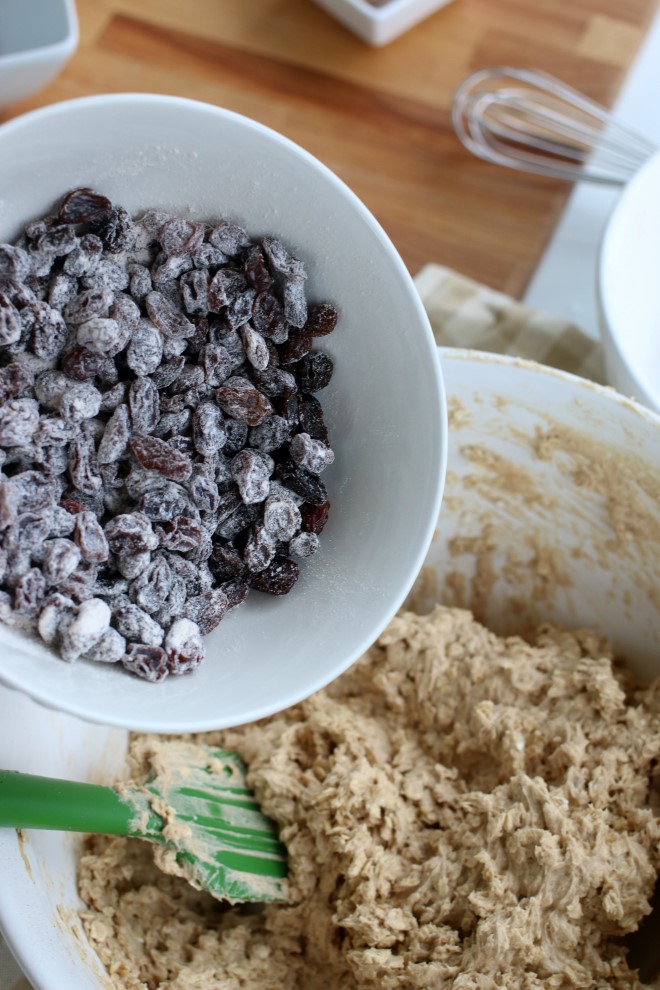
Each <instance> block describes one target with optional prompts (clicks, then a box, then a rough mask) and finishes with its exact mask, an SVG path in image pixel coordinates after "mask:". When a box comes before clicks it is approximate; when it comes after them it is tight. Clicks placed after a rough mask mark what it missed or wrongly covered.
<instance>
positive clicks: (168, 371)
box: [151, 355, 186, 390]
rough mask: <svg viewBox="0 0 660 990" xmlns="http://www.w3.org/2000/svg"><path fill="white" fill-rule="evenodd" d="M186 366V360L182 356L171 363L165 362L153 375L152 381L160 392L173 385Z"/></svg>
mask: <svg viewBox="0 0 660 990" xmlns="http://www.w3.org/2000/svg"><path fill="white" fill-rule="evenodd" d="M185 364H186V359H185V358H184V357H183V356H182V355H179V357H176V358H173V359H172V360H171V361H165V362H163V364H161V365H160V367H158V368H156V370H155V371H154V372H152V375H151V380H152V382H153V383H154V385H155V386H156V388H157V389H159V390H160V389H165V388H168V387H169V386H170V385H172V384H173V383H174V382H175V381H176V380H177V378H178V377H179V375H180V374H181V372H182V371H183V369H184V366H185Z"/></svg>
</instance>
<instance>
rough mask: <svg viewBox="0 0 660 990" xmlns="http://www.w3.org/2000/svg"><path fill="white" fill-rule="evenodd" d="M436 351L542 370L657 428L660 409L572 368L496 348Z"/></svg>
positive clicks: (460, 358) (458, 357)
mask: <svg viewBox="0 0 660 990" xmlns="http://www.w3.org/2000/svg"><path fill="white" fill-rule="evenodd" d="M438 351H439V352H440V361H441V363H442V362H443V361H445V360H446V359H449V360H455V361H469V360H477V361H481V362H484V363H486V364H503V365H507V366H509V367H517V368H524V369H526V370H527V371H537V372H541V373H543V374H545V375H547V376H548V377H550V378H558V379H560V380H562V381H565V382H569V383H571V384H573V385H576V386H578V387H579V388H581V389H582V390H584V391H587V392H594V393H595V394H596V395H599V396H600V397H601V398H603V399H606V400H607V401H609V402H614V403H615V404H616V405H619V406H621V407H622V408H623V409H626V410H628V411H629V412H632V413H633V414H635V415H637V416H639V417H640V418H641V419H643V420H645V421H646V422H647V423H648V424H649V425H651V426H657V427H658V428H659V429H660V412H656V411H655V409H653V408H649V407H648V406H645V405H644V404H643V403H641V402H639V401H638V400H637V399H634V398H631V397H629V396H627V395H624V394H623V393H622V392H619V391H617V389H616V388H614V386H613V385H601V384H600V383H598V382H594V381H592V380H591V379H590V378H584V377H582V376H581V375H576V374H575V373H574V372H571V371H564V370H563V368H555V367H553V366H552V365H549V364H541V363H540V362H539V361H534V360H532V359H531V358H521V357H516V356H515V355H514V354H498V353H496V352H495V351H479V350H471V349H470V348H467V347H465V348H464V347H438Z"/></svg>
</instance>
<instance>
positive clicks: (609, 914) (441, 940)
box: [79, 607, 660, 990]
mask: <svg viewBox="0 0 660 990" xmlns="http://www.w3.org/2000/svg"><path fill="white" fill-rule="evenodd" d="M200 738H203V739H204V741H210V742H212V743H213V744H217V745H221V746H223V747H225V748H227V749H231V750H235V751H237V752H238V753H239V754H240V755H241V756H242V757H243V759H245V760H246V762H247V763H248V764H249V766H250V774H249V778H248V779H249V782H250V784H251V786H252V787H253V788H254V789H255V791H256V793H257V797H258V799H259V801H260V803H261V805H262V807H263V809H264V811H266V812H267V813H268V814H270V815H271V816H272V817H273V818H275V819H276V820H277V821H278V822H279V823H280V825H281V837H282V839H283V841H284V842H285V843H286V845H287V847H288V849H289V856H290V873H291V876H290V890H291V905H290V906H284V907H282V906H274V905H273V906H269V907H266V908H264V909H261V908H257V909H255V908H247V907H243V908H241V907H234V908H226V907H225V906H223V905H222V904H220V903H218V902H217V901H215V900H213V899H212V898H211V897H210V896H208V895H205V894H203V893H200V892H198V891H195V890H193V889H192V888H191V887H189V886H188V885H187V884H186V882H185V880H182V879H181V878H179V877H171V876H166V875H165V874H163V873H162V872H161V871H160V870H158V868H157V867H156V866H155V865H154V862H153V858H152V851H151V848H150V847H149V846H148V845H147V844H144V843H140V842H139V841H137V840H127V839H119V838H113V839H108V838H100V837H94V838H92V839H91V840H90V841H89V845H88V849H87V853H86V855H85V856H84V857H83V859H82V861H81V863H80V871H79V883H80V891H81V894H82V897H83V899H84V901H85V903H86V905H87V907H86V909H85V910H84V911H83V912H82V915H83V920H84V924H85V927H86V930H87V933H88V935H89V938H90V940H91V942H92V943H93V945H94V946H95V948H96V950H97V951H98V953H99V956H100V957H101V959H102V961H103V962H104V964H105V965H106V967H107V969H108V971H109V972H110V974H111V975H112V977H113V981H114V983H115V985H116V986H117V987H118V988H122V990H124V988H126V990H144V988H149V990H241V988H246V990H247V988H249V990H422V988H423V990H427V988H428V990H431V988H432V990H449V988H452V990H496V988H506V990H518V988H520V990H537V988H538V990H541V988H543V990H565V988H566V990H568V988H580V990H588V988H594V990H596V988H597V990H602V988H605V987H607V988H608V990H624V988H625V990H636V988H638V990H639V988H641V987H642V984H641V983H640V982H639V980H638V978H637V976H636V974H635V972H634V971H631V970H630V969H629V967H628V965H627V962H626V952H625V949H624V947H623V945H622V942H621V936H623V935H624V934H626V933H627V932H630V931H633V930H635V929H636V928H637V926H638V924H639V922H640V921H641V919H642V918H643V917H644V916H645V915H646V914H648V913H649V911H650V907H649V898H650V896H651V894H652V892H653V887H654V884H655V879H656V875H657V873H658V868H659V865H660V842H659V840H660V824H659V821H658V819H657V818H656V812H657V794H656V792H655V789H654V767H655V763H656V760H657V756H658V753H659V752H660V686H659V685H658V684H656V685H655V686H651V687H650V688H646V689H640V688H636V687H635V686H634V685H632V684H631V683H629V681H628V679H627V677H626V675H625V674H624V673H623V672H622V671H619V670H618V669H617V668H616V666H615V665H614V664H613V661H612V657H611V651H610V650H609V647H608V645H607V644H606V643H605V642H604V641H603V640H601V639H600V638H599V637H598V636H597V635H596V634H594V633H592V632H588V631H581V632H576V633H568V632H565V631H561V630H557V629H552V628H549V627H543V628H541V629H540V630H538V632H537V634H536V637H535V641H534V643H533V644H530V643H528V642H526V641H524V640H523V639H521V638H518V637H508V638H499V637H497V636H495V635H494V634H492V633H490V632H489V631H488V630H486V629H485V628H483V627H482V626H480V625H479V624H478V623H476V622H475V621H474V619H473V618H472V616H471V615H470V613H469V612H467V611H464V610H461V609H448V608H441V607H439V608H436V609H435V610H434V611H433V612H432V613H431V614H430V615H426V616H418V615H415V614H412V613H409V612H404V613H401V614H400V615H399V616H398V617H397V618H396V619H395V620H394V621H393V622H392V623H391V625H390V626H389V628H388V629H387V630H386V631H385V633H384V634H383V635H382V636H381V638H380V640H379V641H378V643H377V644H376V645H375V646H373V647H372V648H371V650H369V652H368V653H367V654H366V655H365V656H364V657H363V658H362V659H361V660H360V661H359V662H358V663H357V664H356V665H355V666H354V667H353V668H351V670H349V671H348V672H347V673H346V674H344V675H343V676H342V677H341V678H339V680H337V681H336V682H334V684H332V685H331V686H330V687H329V688H327V689H326V690H324V691H321V692H319V693H318V694H316V695H314V696H313V697H311V698H309V699H308V700H307V701H305V702H304V703H302V704H300V705H297V706H295V707H294V708H291V709H288V710H287V711H285V712H282V713H281V714H279V715H276V716H273V717H271V718H270V719H267V720H264V721H262V722H259V723H255V724H252V725H247V726H243V727H240V728H238V729H233V730H229V731H223V732H217V733H209V734H207V735H205V736H204V737H200ZM158 743H159V741H158V739H157V738H156V737H144V736H143V737H138V738H136V739H135V740H134V743H133V757H132V758H133V760H134V762H135V765H136V766H140V767H142V768H143V771H144V768H145V767H146V764H147V763H148V761H149V754H150V752H151V751H152V750H153V749H154V748H155V747H157V746H158Z"/></svg>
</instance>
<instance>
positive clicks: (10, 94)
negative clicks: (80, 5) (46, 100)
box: [0, 0, 78, 108]
mask: <svg viewBox="0 0 660 990" xmlns="http://www.w3.org/2000/svg"><path fill="white" fill-rule="evenodd" d="M77 45H78V20H77V17H76V7H75V4H74V2H73V0H2V3H0V108H2V107H5V106H8V105H9V104H10V103H17V102H18V101H19V100H24V99H26V98H27V97H28V96H32V95H33V94H34V93H38V92H39V90H40V89H43V87H44V86H46V85H47V84H48V83H49V82H50V81H51V79H54V78H55V76H56V75H57V73H58V72H60V70H61V69H63V68H64V66H65V64H66V63H67V62H68V61H69V59H70V58H71V56H72V55H73V53H74V52H75V50H76V47H77Z"/></svg>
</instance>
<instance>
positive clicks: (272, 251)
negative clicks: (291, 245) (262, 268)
mask: <svg viewBox="0 0 660 990" xmlns="http://www.w3.org/2000/svg"><path fill="white" fill-rule="evenodd" d="M261 243H262V246H263V249H264V252H265V254H266V257H267V259H268V264H269V265H270V268H271V271H273V272H277V274H278V275H284V276H286V278H293V279H305V278H306V277H307V276H306V274H305V266H304V265H303V263H302V261H299V260H298V259H297V258H294V257H293V255H292V254H290V253H289V252H288V251H287V249H286V248H285V247H284V245H283V244H282V242H281V241H280V240H278V239H277V238H276V237H264V238H263V240H262V242H261Z"/></svg>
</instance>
